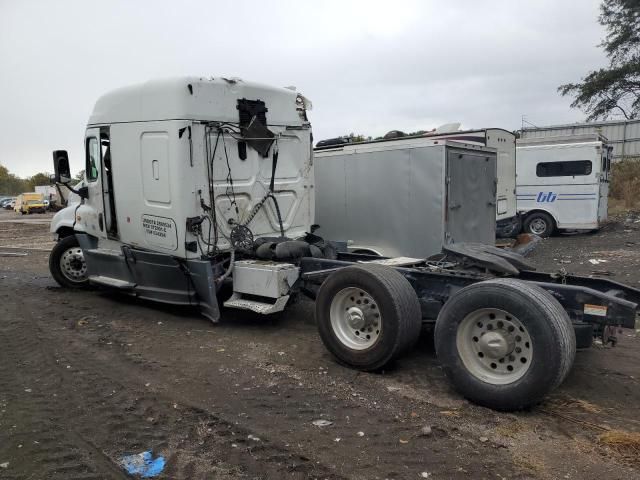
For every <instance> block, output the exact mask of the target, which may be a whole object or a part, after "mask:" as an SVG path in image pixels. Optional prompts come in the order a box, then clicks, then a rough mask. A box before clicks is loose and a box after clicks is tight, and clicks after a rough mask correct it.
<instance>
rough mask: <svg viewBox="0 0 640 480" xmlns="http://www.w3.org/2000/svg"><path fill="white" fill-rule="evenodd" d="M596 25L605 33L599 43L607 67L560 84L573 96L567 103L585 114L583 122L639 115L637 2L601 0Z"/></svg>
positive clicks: (639, 14) (639, 5) (561, 89)
mask: <svg viewBox="0 0 640 480" xmlns="http://www.w3.org/2000/svg"><path fill="white" fill-rule="evenodd" d="M598 22H599V23H600V25H602V26H604V27H605V28H606V30H607V34H606V36H605V38H604V40H603V41H602V43H601V44H600V46H601V47H602V48H603V49H604V51H605V53H606V54H607V57H608V58H609V66H608V67H607V68H600V69H598V70H594V71H591V72H589V73H588V74H587V75H586V76H585V77H584V78H583V79H582V81H581V82H580V83H567V84H565V85H560V87H558V91H559V92H560V93H561V94H562V95H563V96H566V95H570V96H572V97H573V98H574V100H573V103H571V106H572V107H573V108H579V109H581V110H582V111H584V112H585V113H586V114H587V121H591V120H597V119H607V118H609V117H610V116H612V115H614V114H616V113H620V114H622V115H623V116H624V117H625V118H626V119H627V120H629V119H633V118H637V117H638V115H640V2H638V0H603V2H602V4H601V5H600V16H599V17H598Z"/></svg>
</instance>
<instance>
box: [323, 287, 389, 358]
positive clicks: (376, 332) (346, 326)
mask: <svg viewBox="0 0 640 480" xmlns="http://www.w3.org/2000/svg"><path fill="white" fill-rule="evenodd" d="M330 315H331V328H332V329H333V332H334V334H335V336H336V337H337V339H338V340H339V341H340V343H342V344H343V345H344V346H345V347H347V348H350V349H352V350H365V349H367V348H371V347H372V346H373V345H375V344H376V342H377V341H378V339H379V338H380V335H381V333H382V315H381V314H380V309H379V308H378V304H377V303H376V301H375V300H374V299H373V297H372V296H371V295H369V293H367V292H366V291H365V290H363V289H361V288H357V287H347V288H344V289H342V290H340V291H339V292H338V293H337V294H336V295H335V296H334V297H333V300H332V301H331V308H330Z"/></svg>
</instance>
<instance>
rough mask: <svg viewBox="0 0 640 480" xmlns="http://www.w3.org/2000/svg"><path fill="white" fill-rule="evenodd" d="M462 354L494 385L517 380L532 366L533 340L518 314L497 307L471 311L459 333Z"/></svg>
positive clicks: (475, 371) (474, 372)
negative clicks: (517, 316) (516, 315)
mask: <svg viewBox="0 0 640 480" xmlns="http://www.w3.org/2000/svg"><path fill="white" fill-rule="evenodd" d="M456 345H457V347H458V354H459V355H460V358H461V360H462V363H464V366H465V367H466V368H467V370H468V371H469V372H470V373H471V374H472V375H473V376H474V377H476V378H478V379H480V380H482V381H484V382H487V383H491V384H494V385H505V384H508V383H513V382H515V381H516V380H519V379H520V378H522V377H523V376H524V374H525V373H527V371H528V370H529V368H530V366H531V360H532V358H533V348H532V347H533V344H532V342H531V336H530V335H529V332H528V331H527V329H526V327H525V326H524V325H523V324H522V322H521V321H520V320H518V319H517V318H516V317H515V316H513V315H511V314H510V313H508V312H505V311H504V310H499V309H496V308H483V309H480V310H476V311H475V312H472V313H470V314H469V315H467V316H466V317H465V318H464V320H462V322H461V323H460V326H459V327H458V333H457V335H456Z"/></svg>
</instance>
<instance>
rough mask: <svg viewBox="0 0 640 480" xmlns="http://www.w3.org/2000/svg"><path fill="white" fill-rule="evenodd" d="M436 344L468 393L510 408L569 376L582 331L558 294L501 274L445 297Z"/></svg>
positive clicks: (456, 382) (472, 397)
mask: <svg viewBox="0 0 640 480" xmlns="http://www.w3.org/2000/svg"><path fill="white" fill-rule="evenodd" d="M435 346H436V352H437V354H438V358H439V359H440V361H441V362H442V365H443V367H444V370H445V372H446V374H447V376H448V377H449V378H450V379H451V380H452V382H453V384H454V386H455V387H456V389H457V390H458V391H459V392H460V393H461V394H462V395H464V396H465V397H466V398H468V399H469V400H471V401H473V402H475V403H478V404H480V405H483V406H485V407H489V408H493V409H496V410H506V411H509V410H519V409H523V408H527V407H530V406H533V405H535V404H537V403H538V402H540V401H541V400H542V399H543V398H544V397H545V395H547V394H548V393H549V392H550V391H551V390H553V389H554V388H556V387H557V386H558V385H560V383H562V381H563V380H564V379H565V377H566V376H567V374H568V373H569V370H570V369H571V366H572V365H573V361H574V358H575V353H576V338H575V334H574V331H573V326H572V325H571V321H570V319H569V316H568V315H567V313H566V312H565V310H564V309H563V308H562V306H561V305H560V303H559V302H558V301H557V300H556V299H555V298H554V297H553V296H552V295H551V294H550V293H548V292H547V291H545V290H543V289H541V288H540V287H538V286H536V285H532V284H529V283H526V282H522V281H518V280H514V279H494V280H487V281H484V282H480V283H476V284H473V285H470V286H468V287H465V288H463V289H462V290H460V291H459V292H457V293H456V294H455V295H453V296H452V297H451V298H450V299H449V300H448V301H447V302H446V303H445V305H444V307H443V308H442V310H441V311H440V314H439V316H438V320H437V322H436V329H435Z"/></svg>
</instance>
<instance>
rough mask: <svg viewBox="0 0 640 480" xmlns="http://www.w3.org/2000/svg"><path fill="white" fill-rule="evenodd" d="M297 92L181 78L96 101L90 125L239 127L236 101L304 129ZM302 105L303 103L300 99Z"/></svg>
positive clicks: (270, 118) (117, 92)
mask: <svg viewBox="0 0 640 480" xmlns="http://www.w3.org/2000/svg"><path fill="white" fill-rule="evenodd" d="M297 97H298V94H297V93H296V92H295V91H293V90H291V89H288V88H278V87H270V86H267V85H262V84H259V83H252V82H245V81H243V80H240V79H237V78H229V79H225V78H222V77H217V78H213V77H211V78H205V77H180V78H168V79H162V80H151V81H148V82H146V83H141V84H138V85H132V86H128V87H123V88H118V89H116V90H113V91H111V92H109V93H107V94H105V95H103V96H102V97H100V98H99V99H98V101H97V102H96V105H95V107H94V108H93V113H92V114H91V117H90V118H89V125H104V124H111V123H123V122H148V121H158V120H203V121H219V122H232V123H238V109H237V100H238V99H243V98H246V99H248V100H262V101H263V102H265V104H266V107H267V109H268V112H267V123H268V124H269V125H301V124H302V123H303V120H302V118H301V117H300V115H299V113H298V111H297V110H296V98H297ZM299 101H301V100H299Z"/></svg>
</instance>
